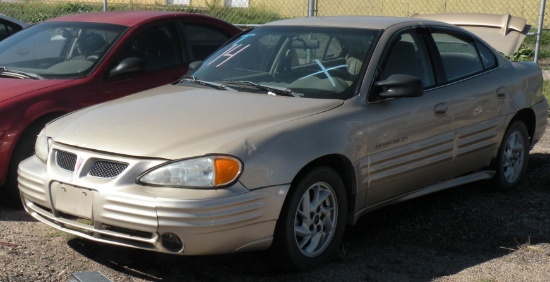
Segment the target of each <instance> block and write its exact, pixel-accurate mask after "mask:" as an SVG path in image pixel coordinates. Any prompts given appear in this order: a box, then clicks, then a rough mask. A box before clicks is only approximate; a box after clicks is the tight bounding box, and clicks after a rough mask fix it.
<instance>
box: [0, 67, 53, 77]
mask: <svg viewBox="0 0 550 282" xmlns="http://www.w3.org/2000/svg"><path fill="white" fill-rule="evenodd" d="M0 75H1V76H7V77H13V78H20V79H26V78H31V79H44V78H43V77H41V76H40V75H38V74H34V73H30V72H25V71H20V70H13V69H8V68H6V67H0Z"/></svg>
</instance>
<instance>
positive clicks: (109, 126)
mask: <svg viewBox="0 0 550 282" xmlns="http://www.w3.org/2000/svg"><path fill="white" fill-rule="evenodd" d="M342 104H343V101H341V100H324V99H323V100H322V99H306V98H295V97H283V96H270V95H264V94H253V93H245V92H234V91H222V90H211V89H199V88H187V87H183V86H175V85H166V86H161V87H158V88H155V89H151V90H148V91H145V92H141V93H138V94H134V95H130V96H127V97H124V98H121V99H118V100H114V101H111V102H107V103H104V104H100V105H96V106H93V107H89V108H86V109H83V110H80V111H77V112H75V113H73V114H71V115H68V116H66V117H64V118H62V119H59V120H57V121H56V122H54V123H52V124H50V125H48V129H47V135H48V136H50V137H53V139H54V141H55V142H59V143H63V144H67V145H71V146H77V147H81V148H88V149H92V150H99V151H104V152H111V153H117V154H122V155H131V156H144V157H156V158H165V159H176V158H182V157H188V156H196V155H202V154H207V153H223V152H217V151H216V150H217V149H218V148H219V147H220V146H222V145H223V144H225V143H228V142H231V141H234V140H236V139H237V138H241V139H243V138H246V137H247V136H249V135H250V134H251V133H252V132H255V131H258V130H261V129H265V128H266V127H269V126H272V125H276V124H280V123H283V122H287V121H290V120H293V119H297V118H300V117H305V116H309V115H314V114H317V113H320V112H323V111H327V110H330V109H333V108H335V107H338V106H340V105H342ZM243 140H244V139H243Z"/></svg>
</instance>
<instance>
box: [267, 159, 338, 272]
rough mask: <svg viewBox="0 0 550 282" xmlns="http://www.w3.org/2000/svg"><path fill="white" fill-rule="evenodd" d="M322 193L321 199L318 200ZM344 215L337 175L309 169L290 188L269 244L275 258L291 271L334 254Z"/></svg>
mask: <svg viewBox="0 0 550 282" xmlns="http://www.w3.org/2000/svg"><path fill="white" fill-rule="evenodd" d="M319 197H322V198H323V199H324V200H323V201H318V199H319ZM346 215H347V198H346V192H345V188H344V184H343V182H342V179H341V178H340V176H339V175H338V174H337V173H336V172H335V171H334V170H332V169H330V168H327V167H320V168H316V169H313V170H311V171H310V172H308V173H307V174H306V175H305V176H304V177H303V178H301V179H300V180H299V181H298V182H297V183H296V185H293V186H292V187H291V188H290V191H289V193H288V195H287V199H286V200H285V204H284V205H283V209H282V211H281V216H280V217H279V220H278V222H277V226H276V229H275V235H274V241H273V245H272V247H271V250H272V252H273V253H274V257H275V258H276V259H277V262H278V263H279V264H280V265H282V266H283V267H285V268H287V269H289V270H292V271H305V270H311V269H312V268H313V267H316V266H319V265H321V264H322V263H324V262H326V261H327V260H328V259H329V258H331V257H333V256H334V255H336V254H337V247H338V246H339V243H340V242H341V240H342V237H343V234H344V230H345V226H346Z"/></svg>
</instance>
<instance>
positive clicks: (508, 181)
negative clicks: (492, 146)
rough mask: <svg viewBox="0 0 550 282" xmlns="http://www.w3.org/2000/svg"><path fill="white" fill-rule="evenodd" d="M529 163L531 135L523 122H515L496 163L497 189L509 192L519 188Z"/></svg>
mask: <svg viewBox="0 0 550 282" xmlns="http://www.w3.org/2000/svg"><path fill="white" fill-rule="evenodd" d="M528 162H529V135H528V133H527V127H526V126H525V124H524V123H523V122H521V121H514V122H512V124H510V126H509V127H508V129H507V130H506V133H505V134H504V138H503V139H502V143H501V145H500V148H499V150H498V155H497V158H496V162H495V169H496V174H495V177H494V178H493V184H494V187H495V188H496V189H501V190H508V189H513V188H515V187H517V186H518V185H519V184H520V183H521V182H522V181H523V179H524V178H525V174H526V171H527V165H528Z"/></svg>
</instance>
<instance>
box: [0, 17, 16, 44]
mask: <svg viewBox="0 0 550 282" xmlns="http://www.w3.org/2000/svg"><path fill="white" fill-rule="evenodd" d="M19 30H21V28H20V27H19V26H17V25H14V24H12V23H5V22H3V21H0V40H4V38H6V37H8V36H10V35H12V34H14V33H16V32H18V31H19Z"/></svg>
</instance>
